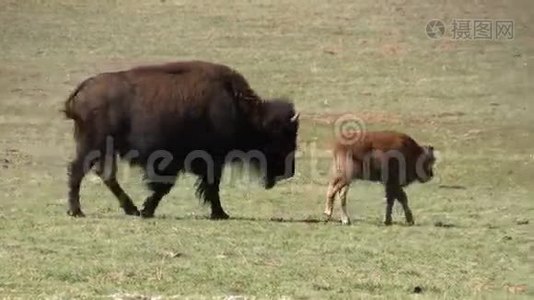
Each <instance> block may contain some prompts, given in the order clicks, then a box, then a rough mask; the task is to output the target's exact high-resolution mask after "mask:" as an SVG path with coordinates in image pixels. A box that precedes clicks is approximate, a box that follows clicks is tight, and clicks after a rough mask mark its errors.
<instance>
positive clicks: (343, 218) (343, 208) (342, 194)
mask: <svg viewBox="0 0 534 300" xmlns="http://www.w3.org/2000/svg"><path fill="white" fill-rule="evenodd" d="M348 190H349V186H348V185H345V186H343V187H342V188H341V190H340V191H339V199H340V200H341V223H342V224H343V225H350V218H349V214H348V213H347V192H348Z"/></svg>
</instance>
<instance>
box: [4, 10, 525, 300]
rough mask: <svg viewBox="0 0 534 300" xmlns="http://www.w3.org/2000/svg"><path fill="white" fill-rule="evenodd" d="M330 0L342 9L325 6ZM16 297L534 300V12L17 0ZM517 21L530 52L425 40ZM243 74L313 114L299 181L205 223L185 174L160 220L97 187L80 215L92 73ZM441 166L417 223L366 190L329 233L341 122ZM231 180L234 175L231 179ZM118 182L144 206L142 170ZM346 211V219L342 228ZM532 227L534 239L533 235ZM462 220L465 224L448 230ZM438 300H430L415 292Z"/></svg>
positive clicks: (9, 271) (12, 242)
mask: <svg viewBox="0 0 534 300" xmlns="http://www.w3.org/2000/svg"><path fill="white" fill-rule="evenodd" d="M327 2H328V3H327ZM0 7H1V8H0V24H1V28H0V41H1V42H0V137H1V138H0V195H1V199H0V297H1V298H24V299H34V298H54V299H58V298H102V297H104V298H110V297H112V298H117V299H141V298H142V297H156V296H162V297H163V298H165V299H166V298H173V297H176V298H186V297H190V298H191V297H192V298H193V299H197V298H198V299H200V298H203V297H205V298H212V297H219V298H222V297H226V296H230V295H243V296H247V297H257V298H282V297H285V298H286V299H288V298H290V299H327V298H331V299H354V298H383V299H398V298H401V299H403V298H407V299H408V298H416V299H457V298H460V299H466V298H468V299H469V298H477V299H478V298H480V299H505V298H525V299H527V298H533V297H534V285H532V282H534V239H533V233H534V231H533V226H532V224H534V218H533V216H534V199H533V198H534V197H533V196H534V185H533V181H532V180H533V178H534V152H533V149H534V122H533V121H534V117H533V116H534V102H533V100H534V99H533V98H532V97H533V95H534V85H533V82H532V80H533V78H534V72H533V71H534V31H533V28H532V26H533V25H534V2H532V1H531V0H522V1H521V0H518V1H505V0H500V1H499V0H486V1H465V0H452V1H415V0H398V1H383V0H379V1H363V0H360V1H352V0H335V1H313V2H312V1H305V0H296V1H278V0H271V1H259V0H252V1H251V0H248V1H245V0H238V1H223V0H215V1H188V0H166V1H164V0H160V1H156V0H151V1H125V0H124V1H111V0H106V1H104V0H103V1H94V2H89V1H87V2H84V1H73V0H72V1H68V0H49V1H37V0H28V1H16V0H13V1H6V0H0ZM454 18H463V19H492V20H497V19H512V20H514V22H515V24H514V25H515V27H514V29H515V36H514V39H513V40H489V41H480V40H479V41H458V40H452V39H451V31H450V29H451V28H450V27H447V30H446V34H445V36H444V37H442V38H441V39H436V40H432V39H429V38H428V37H427V36H426V34H425V26H426V24H427V22H428V21H429V20H431V19H441V20H443V21H444V22H445V23H446V25H450V24H451V21H452V19H454ZM192 58H195V59H204V60H210V61H216V62H221V63H225V64H228V65H231V66H233V67H235V68H236V69H238V70H239V71H240V72H242V73H243V74H244V75H245V76H246V77H247V78H248V79H249V81H250V83H251V85H252V86H253V87H254V89H255V90H256V91H257V92H258V93H259V94H261V95H263V96H265V97H271V96H280V95H282V96H287V97H290V98H292V99H293V100H294V101H295V103H296V105H297V107H298V108H299V109H300V111H301V112H302V114H303V117H302V123H301V130H300V133H299V147H300V157H299V160H298V162H297V163H298V164H297V175H296V176H295V177H294V178H293V179H291V180H288V181H285V182H283V183H281V184H280V185H278V186H277V187H275V188H274V189H273V190H270V191H265V190H263V189H262V188H261V186H260V185H259V184H256V183H254V182H252V183H250V182H248V183H247V182H240V181H231V182H226V183H225V184H224V185H223V187H222V198H223V206H224V207H225V208H226V210H227V212H228V213H230V215H231V216H232V217H233V218H232V219H230V220H228V221H211V220H208V219H207V216H208V214H209V210H208V208H207V207H205V206H202V205H201V204H200V203H199V201H198V200H196V199H195V198H194V189H193V183H194V178H192V177H190V176H185V177H183V178H181V179H180V181H179V183H178V184H177V186H176V188H175V189H174V190H173V191H172V192H171V193H170V194H169V195H168V196H167V197H166V198H165V199H164V201H162V204H161V205H160V207H159V210H158V211H157V212H156V214H157V217H156V218H155V219H151V220H142V219H138V218H133V217H126V216H123V214H122V211H121V210H120V209H119V208H118V205H117V202H116V200H115V199H114V198H113V196H112V195H111V193H110V192H108V191H107V190H106V188H105V187H104V186H103V185H102V184H101V183H100V181H99V180H97V179H96V178H95V177H94V176H89V177H88V178H87V180H86V181H85V183H84V185H83V189H82V208H84V211H85V212H86V213H87V215H88V216H87V218H84V219H71V218H69V217H68V216H67V215H66V164H67V162H68V161H69V159H70V158H71V157H72V155H73V152H74V144H73V141H72V133H71V132H72V124H71V122H69V121H66V120H64V118H63V117H62V115H61V114H60V113H59V109H60V108H61V105H62V103H63V101H64V99H65V98H66V96H67V95H68V93H69V92H70V91H71V90H72V89H73V87H74V86H75V85H76V84H77V83H78V82H79V81H80V80H82V79H84V78H86V77H87V76H90V75H93V74H95V73H97V72H101V71H110V70H118V69H121V68H127V67H131V66H134V65H138V64H141V63H154V62H164V61H170V60H181V59H192ZM343 113H352V114H354V115H356V116H358V117H359V118H361V119H362V120H363V121H364V122H365V124H366V127H367V128H368V129H396V130H402V131H405V132H407V133H409V134H411V135H412V136H414V137H415V138H416V139H417V140H418V141H421V142H425V143H431V144H433V145H434V146H435V147H436V149H437V150H438V151H439V152H440V159H439V162H438V164H437V167H436V170H435V172H436V178H435V179H434V181H432V182H430V183H427V184H424V185H421V184H416V185H413V186H411V187H409V188H408V190H407V193H408V196H409V197H410V203H411V207H412V210H413V211H414V215H415V219H416V220H415V221H416V226H413V227H407V226H404V218H403V214H402V211H401V210H400V209H399V208H398V207H397V206H396V208H395V215H394V221H396V223H395V224H394V225H393V226H390V227H386V226H384V225H383V224H382V221H383V215H384V210H385V203H384V200H383V192H382V188H381V187H380V186H378V185H374V184H369V183H356V184H354V186H353V188H352V189H351V191H350V192H349V201H348V205H349V211H350V213H351V215H352V218H353V221H354V222H353V225H352V226H348V227H344V226H341V225H340V224H339V223H337V222H331V223H328V224H324V223H322V222H319V221H320V220H321V219H322V211H323V201H324V194H325V192H326V181H327V170H328V164H329V159H328V155H327V153H326V152H325V151H326V150H327V149H326V145H327V143H326V142H327V140H328V139H329V138H331V137H332V136H333V132H334V131H333V126H332V124H333V122H334V121H335V119H336V116H338V115H340V114H343ZM229 171H230V170H227V172H229ZM120 177H121V178H120V181H121V183H123V184H124V187H125V189H126V190H127V191H128V192H129V193H130V194H131V195H132V196H133V197H134V199H135V201H136V203H137V204H138V205H140V204H141V203H142V201H143V198H144V197H145V196H146V195H147V192H146V190H145V189H144V186H143V185H142V184H141V178H140V176H139V172H138V170H135V169H129V168H127V167H121V171H120ZM337 213H338V211H337V206H336V220H337V219H338V214H337ZM529 222H530V223H529ZM439 224H444V225H447V226H437V225H439ZM416 287H420V288H421V289H422V293H421V294H420V295H414V293H413V291H414V288H416Z"/></svg>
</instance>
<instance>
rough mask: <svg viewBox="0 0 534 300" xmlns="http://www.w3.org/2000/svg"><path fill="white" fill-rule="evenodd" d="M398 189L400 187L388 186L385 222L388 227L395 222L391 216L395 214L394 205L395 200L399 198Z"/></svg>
mask: <svg viewBox="0 0 534 300" xmlns="http://www.w3.org/2000/svg"><path fill="white" fill-rule="evenodd" d="M398 189H399V187H397V186H395V185H387V186H386V219H385V221H384V224H385V225H387V226H389V225H391V224H392V222H393V220H392V217H391V214H392V212H393V204H394V203H395V199H396V198H397V190H398Z"/></svg>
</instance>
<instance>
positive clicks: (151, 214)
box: [140, 209, 154, 219]
mask: <svg viewBox="0 0 534 300" xmlns="http://www.w3.org/2000/svg"><path fill="white" fill-rule="evenodd" d="M140 215H141V218H143V219H150V218H153V217H154V212H153V211H146V210H144V209H143V210H142V211H141V213H140Z"/></svg>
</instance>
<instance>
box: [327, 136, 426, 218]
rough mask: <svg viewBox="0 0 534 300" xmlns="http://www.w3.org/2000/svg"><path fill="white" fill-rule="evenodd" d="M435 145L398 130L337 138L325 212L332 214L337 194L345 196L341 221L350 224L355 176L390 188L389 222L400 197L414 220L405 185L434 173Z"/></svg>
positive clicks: (406, 213) (424, 180)
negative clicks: (349, 198) (349, 194)
mask: <svg viewBox="0 0 534 300" xmlns="http://www.w3.org/2000/svg"><path fill="white" fill-rule="evenodd" d="M435 160H436V159H435V156H434V147H432V146H430V145H426V146H421V145H419V144H418V143H417V142H416V141H415V140H414V139H412V138H411V137H410V136H408V135H406V134H403V133H400V132H395V131H376V132H365V133H364V134H363V135H362V137H361V138H360V139H359V140H357V141H355V142H351V143H343V142H341V141H337V142H336V143H335V144H334V147H333V164H332V177H331V180H330V183H329V186H328V191H327V193H326V204H325V211H324V213H325V215H326V217H327V220H328V219H330V217H331V216H332V210H333V204H334V198H335V196H336V194H339V196H340V200H341V213H342V217H341V221H342V223H343V224H350V219H349V216H348V214H347V191H348V188H349V185H350V184H351V182H352V181H353V180H355V179H360V180H367V181H374V182H380V183H382V184H383V185H384V186H385V190H386V202H387V204H386V219H385V222H384V223H385V224H386V225H391V222H392V219H391V213H392V209H393V203H394V201H395V199H397V200H398V201H399V202H400V204H401V205H402V208H403V210H404V214H405V217H406V222H407V223H408V224H410V225H412V224H414V220H413V214H412V211H411V210H410V207H409V206H408V196H406V193H405V192H404V190H403V187H405V186H408V185H409V184H411V183H412V182H415V181H419V182H422V183H424V182H427V181H429V180H430V179H432V177H433V176H434V172H433V165H434V162H435Z"/></svg>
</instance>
